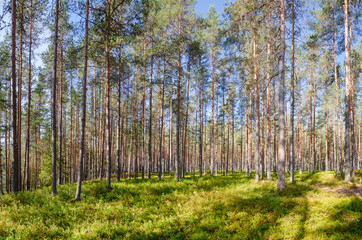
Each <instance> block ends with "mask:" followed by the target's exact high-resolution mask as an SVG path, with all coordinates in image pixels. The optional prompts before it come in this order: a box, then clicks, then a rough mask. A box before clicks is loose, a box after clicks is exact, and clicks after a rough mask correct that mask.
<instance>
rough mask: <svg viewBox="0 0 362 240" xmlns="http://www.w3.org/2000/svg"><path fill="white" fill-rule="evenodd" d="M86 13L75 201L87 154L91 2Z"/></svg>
mask: <svg viewBox="0 0 362 240" xmlns="http://www.w3.org/2000/svg"><path fill="white" fill-rule="evenodd" d="M85 9H86V13H85V34H84V38H85V40H84V70H83V71H84V72H83V74H84V75H83V96H82V120H81V121H82V122H81V130H80V153H79V166H78V182H77V192H76V194H75V200H80V195H81V191H82V168H83V158H84V153H85V141H84V138H85V128H86V116H87V112H86V109H87V76H88V17H89V0H87V2H86V7H85Z"/></svg>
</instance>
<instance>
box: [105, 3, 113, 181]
mask: <svg viewBox="0 0 362 240" xmlns="http://www.w3.org/2000/svg"><path fill="white" fill-rule="evenodd" d="M110 15H111V0H107V13H106V16H107V19H106V21H107V29H106V33H105V35H106V36H105V37H106V39H105V40H106V42H105V44H106V56H105V58H106V59H105V60H106V145H107V146H106V154H107V155H106V159H107V172H106V186H107V188H110V187H111V162H112V149H111V97H110V93H111V86H110V85H111V79H110V63H109V59H110V56H109V52H110V46H109V31H110V25H111V24H110V21H111V16H110Z"/></svg>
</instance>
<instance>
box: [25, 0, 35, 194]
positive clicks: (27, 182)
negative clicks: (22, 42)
mask: <svg viewBox="0 0 362 240" xmlns="http://www.w3.org/2000/svg"><path fill="white" fill-rule="evenodd" d="M29 11H30V13H29V64H28V110H27V122H26V143H25V161H24V183H25V184H24V190H29V189H30V168H29V164H30V161H29V160H30V107H31V57H32V52H31V47H32V40H33V39H32V30H33V22H32V20H33V0H30V10H29Z"/></svg>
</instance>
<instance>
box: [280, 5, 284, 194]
mask: <svg viewBox="0 0 362 240" xmlns="http://www.w3.org/2000/svg"><path fill="white" fill-rule="evenodd" d="M280 32H281V37H280V56H279V151H278V155H279V161H278V190H279V191H281V190H283V189H284V188H285V115H284V95H285V93H284V91H285V83H284V57H285V6H284V0H280Z"/></svg>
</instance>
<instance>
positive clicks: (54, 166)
mask: <svg viewBox="0 0 362 240" xmlns="http://www.w3.org/2000/svg"><path fill="white" fill-rule="evenodd" d="M55 2H56V3H55V23H54V31H55V33H54V64H53V80H52V195H56V194H57V113H56V102H57V87H56V86H57V63H58V18H59V0H56V1H55Z"/></svg>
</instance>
